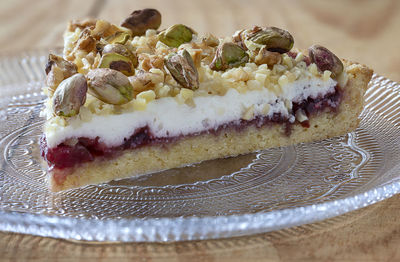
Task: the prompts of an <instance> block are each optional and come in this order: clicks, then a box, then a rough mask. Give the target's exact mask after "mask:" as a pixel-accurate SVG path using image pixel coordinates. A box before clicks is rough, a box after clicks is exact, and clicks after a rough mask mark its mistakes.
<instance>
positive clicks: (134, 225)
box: [0, 49, 400, 242]
mask: <svg viewBox="0 0 400 262" xmlns="http://www.w3.org/2000/svg"><path fill="white" fill-rule="evenodd" d="M56 50H58V51H59V49H56ZM47 53H48V50H40V51H32V52H26V53H24V54H20V55H15V56H5V57H0V72H2V74H0V88H2V89H0V91H1V95H0V119H2V118H5V117H6V116H5V115H4V114H3V113H4V112H5V111H6V110H4V109H7V108H9V106H10V99H9V98H10V97H12V99H14V100H18V96H19V95H20V96H23V94H27V93H28V94H30V95H32V96H38V92H39V88H40V87H37V86H35V85H31V84H30V83H37V82H39V81H41V79H43V73H42V69H41V68H42V66H43V63H44V61H45V55H46V54H47ZM16 71H18V72H20V74H19V75H17V76H15V72H16ZM21 76H23V77H22V79H21ZM21 84H24V85H25V87H24V88H22V87H21V88H20V89H18V87H17V86H22V85H21ZM26 86H28V88H26ZM7 87H9V88H7ZM10 87H12V88H10ZM10 89H12V91H10ZM4 90H5V91H4ZM399 90H400V85H399V84H398V83H396V82H393V81H391V80H388V79H386V78H384V77H381V76H377V75H374V77H373V79H372V81H371V83H370V88H369V90H368V91H367V94H366V98H367V99H366V100H367V103H366V108H365V110H364V111H373V112H374V113H375V114H377V115H379V116H381V117H383V118H384V119H385V121H387V122H388V123H390V125H391V128H395V129H396V130H397V129H398V127H399V125H400V120H399V119H400V117H399V115H400V109H397V108H400V107H399V106H398V105H399V104H400V103H399V97H400V95H399ZM3 91H4V92H3ZM382 101H384V103H383V102H382ZM2 112H3V113H2ZM2 114H3V115H2ZM364 115H365V114H363V116H364ZM0 131H1V130H0ZM7 134H8V133H1V132H0V140H2V139H3V138H4V137H6V136H7ZM350 136H351V135H350ZM2 154H5V153H4V152H2ZM392 164H393V163H392ZM399 171H400V164H393V165H392V166H390V169H388V170H386V172H385V174H384V176H383V177H382V178H377V179H375V180H374V181H373V183H372V184H371V183H370V184H369V185H367V186H365V187H363V188H361V189H359V190H357V192H356V193H355V194H353V195H351V196H346V197H345V198H338V199H335V200H330V201H325V202H318V203H315V204H308V205H304V206H299V207H294V208H284V209H279V210H272V211H267V212H258V213H248V214H239V215H236V214H234V215H223V216H203V217H192V216H188V217H173V218H168V217H161V218H129V219H127V218H122V219H103V220H98V219H93V218H75V217H62V216H54V215H44V214H34V213H27V212H16V211H7V210H6V209H4V208H3V205H2V204H3V203H2V201H3V200H2V199H0V218H1V219H0V230H2V231H9V232H16V233H25V234H33V235H39V236H45V237H54V238H64V239H71V240H85V241H122V242H127V241H138V242H154V241H158V242H167V241H183V240H201V239H214V238H226V237H234V236H241V235H249V234H255V233H262V232H268V231H273V230H278V229H282V228H288V227H292V226H297V225H303V224H307V223H312V222H316V221H320V220H324V219H327V218H331V217H334V216H338V215H341V214H344V213H347V212H350V211H353V210H356V209H359V208H362V207H365V206H368V205H371V204H374V203H376V202H378V201H381V200H384V199H386V198H389V197H391V196H393V195H394V194H397V193H399V192H400V176H399ZM0 187H1V185H0Z"/></svg>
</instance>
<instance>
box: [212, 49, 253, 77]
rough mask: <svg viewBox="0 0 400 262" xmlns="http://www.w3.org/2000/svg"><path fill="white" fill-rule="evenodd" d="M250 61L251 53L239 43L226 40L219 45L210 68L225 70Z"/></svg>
mask: <svg viewBox="0 0 400 262" xmlns="http://www.w3.org/2000/svg"><path fill="white" fill-rule="evenodd" d="M248 61H249V55H248V54H247V53H246V51H245V50H244V49H243V48H241V47H240V46H238V45H237V44H234V43H231V42H225V43H223V44H221V45H220V46H218V48H217V51H216V53H215V57H214V60H213V61H212V62H211V64H210V68H211V69H212V70H216V71H220V70H222V71H224V70H226V69H228V68H233V67H238V66H241V65H244V64H245V63H247V62H248Z"/></svg>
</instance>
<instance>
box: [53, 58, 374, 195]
mask: <svg viewBox="0 0 400 262" xmlns="http://www.w3.org/2000/svg"><path fill="white" fill-rule="evenodd" d="M344 65H345V71H346V72H347V74H348V81H347V84H346V86H345V87H344V88H343V99H342V102H341V104H340V106H339V107H338V108H337V112H331V111H330V110H328V109H327V110H325V111H323V112H319V113H318V114H317V115H313V116H312V117H310V119H309V123H310V127H309V128H305V127H303V126H302V125H301V124H299V123H297V124H294V125H293V129H292V131H291V134H290V135H287V134H285V126H284V125H282V124H272V125H267V126H264V127H261V128H258V127H254V126H248V127H246V128H245V129H243V130H240V131H238V130H235V129H227V130H223V131H221V132H220V133H218V134H217V135H215V134H210V133H208V134H201V135H197V136H188V137H184V138H181V139H179V140H178V141H176V142H173V143H170V144H167V145H162V146H160V145H151V146H144V147H141V148H137V149H132V150H125V151H124V152H123V153H122V155H120V156H118V157H115V158H112V159H106V160H104V159H102V160H94V161H93V162H88V163H84V164H81V165H79V166H77V167H74V168H67V169H63V170H57V169H54V170H53V171H50V172H49V173H48V174H49V176H48V181H49V184H50V188H51V190H52V191H61V190H66V189H70V188H76V187H81V186H84V185H88V184H96V183H101V182H107V181H110V180H113V179H121V178H126V177H131V176H136V175H140V174H147V173H153V172H157V171H161V170H165V169H169V168H174V167H180V166H185V165H188V164H191V163H197V162H201V161H205V160H210V159H216V158H221V157H232V156H236V155H240V154H246V153H249V152H254V151H257V150H262V149H265V148H270V147H277V146H286V145H291V144H297V143H302V142H311V141H317V140H322V139H326V138H330V137H334V136H338V135H342V134H345V133H348V132H351V131H353V130H355V129H356V128H357V126H358V124H359V121H360V120H359V118H358V116H359V114H360V113H361V111H362V108H363V103H364V98H363V96H364V93H365V91H366V89H367V86H368V82H369V81H370V79H371V76H372V70H371V69H369V68H368V67H366V66H364V65H360V64H357V63H353V62H349V61H344ZM210 145H213V146H212V147H210ZM63 172H66V173H68V175H67V176H66V177H65V180H64V181H63V182H62V183H57V182H56V181H57V180H56V177H57V176H60V175H61V176H62V175H63V174H62V173H63Z"/></svg>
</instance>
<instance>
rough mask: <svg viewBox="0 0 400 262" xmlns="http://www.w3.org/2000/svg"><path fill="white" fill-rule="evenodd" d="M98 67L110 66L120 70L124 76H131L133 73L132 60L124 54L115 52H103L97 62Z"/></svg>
mask: <svg viewBox="0 0 400 262" xmlns="http://www.w3.org/2000/svg"><path fill="white" fill-rule="evenodd" d="M98 67H99V68H111V69H114V70H117V71H120V72H121V73H123V74H124V75H126V76H132V75H134V74H135V69H134V68H133V65H132V61H131V60H130V59H129V58H128V57H125V56H122V55H120V54H117V53H107V54H103V56H102V57H101V59H100V62H99V66H98Z"/></svg>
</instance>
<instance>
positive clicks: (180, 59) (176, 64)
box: [164, 49, 199, 90]
mask: <svg viewBox="0 0 400 262" xmlns="http://www.w3.org/2000/svg"><path fill="white" fill-rule="evenodd" d="M164 64H165V67H166V68H167V69H168V71H169V72H170V73H171V75H172V77H173V78H174V79H175V80H176V82H178V83H179V84H180V85H181V86H183V87H184V88H189V89H192V90H195V89H198V88H199V73H198V72H197V69H196V66H195V65H194V62H193V59H192V57H191V56H190V54H189V52H188V51H186V49H182V50H179V51H178V53H172V54H170V55H169V56H168V57H167V58H166V59H165V61H164Z"/></svg>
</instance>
